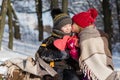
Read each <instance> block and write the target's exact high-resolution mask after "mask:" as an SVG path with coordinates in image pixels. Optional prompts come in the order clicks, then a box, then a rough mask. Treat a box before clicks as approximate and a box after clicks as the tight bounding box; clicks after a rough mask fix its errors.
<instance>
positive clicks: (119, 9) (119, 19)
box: [116, 0, 120, 34]
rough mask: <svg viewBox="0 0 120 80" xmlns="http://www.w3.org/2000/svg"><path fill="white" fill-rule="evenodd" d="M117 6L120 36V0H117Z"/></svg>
mask: <svg viewBox="0 0 120 80" xmlns="http://www.w3.org/2000/svg"><path fill="white" fill-rule="evenodd" d="M116 6H117V16H118V17H117V18H118V26H119V34H120V0H116Z"/></svg>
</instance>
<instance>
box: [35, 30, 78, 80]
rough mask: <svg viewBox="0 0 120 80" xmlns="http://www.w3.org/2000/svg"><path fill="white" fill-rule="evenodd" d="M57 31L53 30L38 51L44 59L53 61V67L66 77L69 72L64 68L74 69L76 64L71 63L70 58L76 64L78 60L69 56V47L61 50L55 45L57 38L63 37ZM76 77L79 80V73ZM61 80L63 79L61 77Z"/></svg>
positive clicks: (49, 61)
mask: <svg viewBox="0 0 120 80" xmlns="http://www.w3.org/2000/svg"><path fill="white" fill-rule="evenodd" d="M57 31H58V30H57ZM57 31H53V33H52V35H51V36H50V37H48V38H47V39H45V40H44V41H43V42H42V44H41V46H40V47H39V50H38V51H37V52H38V53H39V56H40V57H41V58H42V59H43V60H44V61H46V62H47V63H48V64H50V63H51V62H53V63H52V64H53V68H54V69H55V70H56V71H57V72H58V73H59V75H60V77H63V78H64V77H66V76H67V75H69V74H66V73H64V70H65V71H66V70H71V71H74V65H71V63H72V62H69V61H70V60H71V61H73V63H74V64H76V63H77V62H76V61H74V60H73V59H72V58H70V57H69V54H68V53H67V51H68V50H67V49H65V50H63V51H60V50H59V49H58V48H57V47H55V45H54V41H55V40H57V39H62V38H63V36H61V35H59V34H57ZM59 33H60V31H59ZM58 44H59V43H58ZM64 74H66V75H64ZM71 74H73V75H76V74H74V73H71ZM71 74H70V75H71ZM74 77H75V78H77V79H76V80H79V79H78V77H77V75H76V76H74ZM60 80H62V79H61V78H60ZM66 80H68V79H66ZM69 80H70V79H69ZM71 80H72V79H71Z"/></svg>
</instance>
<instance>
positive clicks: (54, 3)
mask: <svg viewBox="0 0 120 80" xmlns="http://www.w3.org/2000/svg"><path fill="white" fill-rule="evenodd" d="M54 8H58V0H51V9H54Z"/></svg>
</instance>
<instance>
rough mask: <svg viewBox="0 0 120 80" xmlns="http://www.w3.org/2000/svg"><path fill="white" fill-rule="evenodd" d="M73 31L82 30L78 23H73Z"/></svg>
mask: <svg viewBox="0 0 120 80" xmlns="http://www.w3.org/2000/svg"><path fill="white" fill-rule="evenodd" d="M72 32H75V33H79V32H80V27H79V26H78V25H77V24H76V23H73V25H72Z"/></svg>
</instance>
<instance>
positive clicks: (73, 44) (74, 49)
mask: <svg viewBox="0 0 120 80" xmlns="http://www.w3.org/2000/svg"><path fill="white" fill-rule="evenodd" d="M67 47H68V49H69V50H70V52H69V54H70V56H71V57H72V58H73V59H75V60H76V61H78V58H79V55H80V54H79V50H80V49H79V48H78V37H77V36H76V35H74V36H72V37H70V38H69V39H68V41H67Z"/></svg>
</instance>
